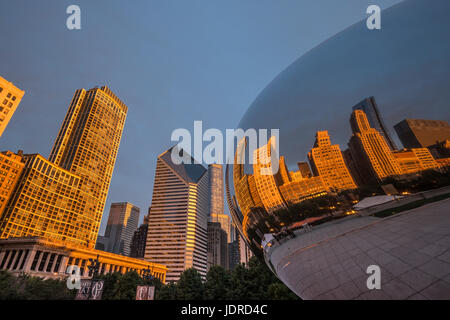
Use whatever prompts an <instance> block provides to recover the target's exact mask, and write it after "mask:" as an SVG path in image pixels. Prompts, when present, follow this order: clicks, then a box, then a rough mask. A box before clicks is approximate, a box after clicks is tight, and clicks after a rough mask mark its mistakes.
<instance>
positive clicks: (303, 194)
mask: <svg viewBox="0 0 450 320" xmlns="http://www.w3.org/2000/svg"><path fill="white" fill-rule="evenodd" d="M350 125H351V128H352V132H353V135H352V136H351V138H350V141H349V143H348V145H349V148H348V149H347V150H345V151H343V152H342V151H341V150H340V147H339V145H332V144H331V139H330V136H329V134H328V131H325V130H324V131H318V132H317V133H316V139H315V142H314V145H313V147H312V148H311V150H310V152H309V153H308V159H309V161H310V164H311V168H312V170H311V169H310V168H309V166H308V164H307V163H305V162H298V163H297V164H298V168H299V170H298V171H295V172H294V171H289V169H288V167H287V165H286V159H285V156H283V155H280V156H279V160H278V164H279V165H278V170H277V171H276V172H274V174H268V175H267V174H261V170H262V169H268V168H271V166H272V161H273V160H274V159H275V158H276V155H274V154H272V151H273V150H274V149H275V137H271V138H270V139H269V140H268V142H267V144H266V145H263V146H261V147H260V148H259V149H256V150H253V160H254V164H253V174H246V173H245V172H244V161H243V160H244V158H243V156H244V154H245V151H246V147H247V140H246V138H245V137H244V138H243V139H242V140H241V141H239V142H238V145H237V149H236V153H235V165H234V167H233V180H234V188H235V192H236V201H237V206H238V208H239V209H240V213H241V214H242V225H241V226H242V232H243V234H244V235H245V237H247V240H250V239H248V237H249V234H248V232H249V229H250V228H252V227H255V226H256V224H257V223H258V222H260V221H262V220H264V221H266V222H265V224H266V226H267V227H268V228H269V229H271V230H273V228H274V227H275V228H278V227H280V226H276V225H275V226H274V225H273V223H269V224H268V222H267V219H268V218H269V217H270V216H271V215H274V218H275V219H278V218H277V215H278V214H279V213H280V210H285V209H288V208H289V207H290V206H292V205H297V204H300V203H302V202H303V201H305V200H309V199H313V198H318V197H322V196H325V195H333V194H335V192H338V193H341V192H348V191H351V192H352V190H356V189H357V188H358V187H360V186H364V185H367V184H371V183H378V184H379V183H382V182H383V181H384V180H385V179H387V178H390V177H395V178H396V179H398V180H408V179H410V178H411V177H412V176H411V174H413V176H415V175H416V174H417V173H419V172H421V171H425V170H429V169H435V170H439V169H440V165H439V164H438V162H437V161H436V160H435V159H434V158H433V156H432V155H431V153H430V152H429V150H428V149H427V148H414V149H403V150H392V149H391V148H390V147H389V145H388V143H387V142H386V139H385V138H384V137H383V136H382V135H381V133H380V132H379V131H378V130H376V129H375V128H373V127H372V126H371V124H370V122H369V121H368V118H367V116H366V114H365V112H364V111H362V110H360V109H356V110H354V111H353V112H352V115H351V117H350ZM250 152H251V151H250ZM274 156H275V157H274ZM238 160H239V162H238ZM351 197H354V195H353V196H351ZM335 209H336V208H335ZM336 210H337V209H336ZM238 211H239V210H238ZM275 224H276V223H275ZM255 231H256V232H257V233H258V234H259V236H260V233H261V232H260V231H261V230H258V229H256V230H255ZM251 240H252V242H254V241H255V239H251Z"/></svg>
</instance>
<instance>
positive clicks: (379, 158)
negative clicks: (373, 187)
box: [348, 110, 402, 183]
mask: <svg viewBox="0 0 450 320" xmlns="http://www.w3.org/2000/svg"><path fill="white" fill-rule="evenodd" d="M350 124H351V127H352V131H353V135H352V137H351V138H350V142H349V144H348V146H349V150H350V153H351V158H352V159H353V160H354V162H355V166H356V167H357V170H358V172H359V174H360V176H361V178H362V180H363V182H364V183H371V182H378V181H380V180H382V179H384V178H387V177H389V176H395V175H400V174H402V171H401V169H400V166H399V164H398V163H397V160H396V159H395V157H394V154H393V152H392V150H391V148H389V146H388V144H387V142H386V140H385V139H384V138H383V137H382V135H381V133H380V132H378V131H377V130H376V129H374V128H372V127H371V126H370V123H369V121H368V120H367V117H366V114H365V112H364V111H362V110H355V111H353V113H352V115H351V118H350Z"/></svg>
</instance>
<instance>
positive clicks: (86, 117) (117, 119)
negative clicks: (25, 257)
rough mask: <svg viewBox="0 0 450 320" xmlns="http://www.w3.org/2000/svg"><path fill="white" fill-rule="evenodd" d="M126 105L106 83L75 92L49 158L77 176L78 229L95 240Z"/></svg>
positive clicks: (126, 109)
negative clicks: (99, 86) (78, 194)
mask: <svg viewBox="0 0 450 320" xmlns="http://www.w3.org/2000/svg"><path fill="white" fill-rule="evenodd" d="M127 111H128V108H127V106H126V105H125V104H124V103H123V102H122V101H120V100H119V98H117V96H116V95H115V94H114V93H113V92H112V91H111V90H110V89H109V88H108V87H106V86H103V87H101V88H93V89H90V90H87V91H86V90H84V89H79V90H77V91H76V92H75V95H74V96H73V99H72V102H71V103H70V106H69V110H68V112H67V114H66V117H65V119H64V122H63V124H62V126H61V129H60V131H59V134H58V137H57V138H56V140H55V143H54V145H53V148H52V151H51V153H50V158H49V160H50V161H51V162H53V163H54V164H56V165H57V166H60V167H61V168H63V169H66V170H68V171H70V172H71V173H73V174H76V175H78V176H79V177H80V184H79V189H80V191H81V192H82V193H83V197H84V199H83V203H82V206H83V208H82V212H83V214H82V215H81V216H80V217H79V218H78V222H77V223H78V224H79V225H80V227H79V228H80V232H83V233H85V232H87V233H88V234H86V235H85V236H83V238H84V237H87V238H86V239H84V241H86V242H87V243H88V245H89V246H91V247H93V246H94V245H95V243H96V239H97V235H98V230H99V228H100V223H101V219H102V214H103V209H104V206H105V202H106V196H107V194H108V189H109V184H110V181H111V177H112V174H113V170H114V165H115V161H116V157H117V153H118V150H119V144H120V140H121V137H122V131H123V127H124V124H125V119H126V115H127Z"/></svg>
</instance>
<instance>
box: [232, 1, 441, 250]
mask: <svg viewBox="0 0 450 320" xmlns="http://www.w3.org/2000/svg"><path fill="white" fill-rule="evenodd" d="M449 12H450V4H449V3H448V1H445V0H437V1H433V3H432V4H430V3H429V2H428V1H424V0H423V1H422V0H410V1H405V2H402V3H400V4H399V5H396V6H394V7H391V8H389V9H386V10H384V11H383V12H382V28H381V30H369V29H368V28H367V27H366V21H365V20H364V21H361V22H359V23H357V24H355V25H353V26H351V27H349V28H348V29H346V30H344V31H342V32H340V33H338V34H337V35H335V36H334V37H332V38H330V39H329V40H327V41H325V42H324V43H322V44H321V45H319V46H318V47H316V48H314V49H312V50H311V51H309V52H308V53H306V54H305V55H303V56H301V57H300V58H299V59H298V60H297V61H295V62H294V63H293V64H292V65H290V66H289V67H288V68H287V69H286V70H284V71H283V72H281V74H280V75H278V76H277V77H276V78H275V79H274V80H273V81H272V83H270V84H269V85H268V87H267V88H265V89H264V90H263V91H262V93H261V94H260V95H259V96H258V97H257V98H256V100H255V102H254V103H253V104H252V105H251V106H250V107H249V109H248V111H247V112H246V114H245V115H244V117H243V119H242V120H241V122H240V124H239V127H240V128H242V129H244V130H247V129H255V130H256V134H251V133H252V132H250V131H251V130H250V131H248V132H247V133H248V134H247V135H246V136H244V137H241V138H240V139H238V141H237V143H236V148H235V157H234V159H233V160H234V164H233V165H228V166H227V171H226V189H227V190H226V192H227V200H228V205H229V207H230V212H231V215H232V218H233V222H234V224H235V225H236V227H237V229H238V230H239V231H240V232H241V234H242V236H243V237H244V239H245V240H246V241H247V243H248V245H249V246H250V247H251V248H252V250H253V251H254V252H255V253H257V254H258V253H262V252H263V251H264V250H266V253H267V252H268V250H270V247H272V246H274V245H279V244H280V243H282V242H283V241H287V240H289V239H292V238H294V237H296V238H298V237H302V234H303V233H305V232H308V231H310V230H314V229H317V228H320V230H321V234H320V236H318V238H317V239H316V240H317V241H319V240H320V239H322V240H323V239H327V238H329V237H333V236H335V235H336V232H337V231H336V230H337V229H336V228H335V227H328V226H336V223H337V222H339V221H353V222H351V223H349V224H348V225H347V226H346V227H343V226H345V224H342V223H340V222H339V226H340V227H339V228H338V229H339V230H340V231H339V232H344V231H345V230H347V231H349V230H353V229H354V228H361V225H359V224H358V223H362V222H361V221H362V220H359V221H360V222H358V223H356V224H355V222H354V221H355V218H357V217H370V219H372V218H373V219H382V218H384V217H385V216H388V215H392V214H393V213H395V211H396V209H395V208H403V207H404V206H406V205H407V204H408V203H411V202H414V201H415V200H417V199H418V198H417V197H418V195H421V194H422V193H423V192H430V190H435V191H436V190H438V189H440V188H444V189H442V190H446V189H445V188H446V187H448V186H449V182H450V179H449V164H450V140H449V139H450V127H449V125H448V121H449V119H450V111H449V110H450V106H449V101H450V90H449V88H450V60H449V59H448V57H449V56H450V41H449V40H448V35H449V31H450V19H448V13H449ZM261 129H262V130H264V129H268V131H267V137H264V135H263V136H260V135H259V133H260V132H261ZM270 129H279V134H277V132H276V131H272V132H271V131H270ZM253 133H254V132H253ZM267 172H269V174H268V173H267ZM440 190H441V189H440ZM431 192H434V191H431ZM444 193H445V192H444ZM414 197H416V198H414ZM430 197H431V196H430ZM398 211H401V210H400V209H399V210H398ZM371 221H372V220H370V221H369V220H367V223H371ZM365 223H366V222H364V223H363V224H365ZM343 230H344V231H343ZM318 239H319V240H318ZM316 240H315V241H316ZM299 241H300V240H299ZM313 243H315V242H314V241H312V240H311V239H308V240H306V237H305V240H304V242H301V243H300V244H298V246H299V247H301V246H308V245H311V244H313Z"/></svg>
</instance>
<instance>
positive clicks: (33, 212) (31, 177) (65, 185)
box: [0, 154, 90, 246]
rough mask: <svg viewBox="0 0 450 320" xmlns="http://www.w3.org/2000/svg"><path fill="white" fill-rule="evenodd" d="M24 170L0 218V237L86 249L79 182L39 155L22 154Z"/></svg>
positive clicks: (86, 239)
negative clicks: (70, 245) (64, 243)
mask: <svg viewBox="0 0 450 320" xmlns="http://www.w3.org/2000/svg"><path fill="white" fill-rule="evenodd" d="M23 159H24V161H25V167H24V169H23V173H22V175H21V177H20V179H19V181H18V183H17V186H16V188H15V190H14V193H13V195H12V196H11V199H10V201H9V202H8V204H7V206H6V208H5V210H4V213H3V215H2V216H1V218H0V238H2V239H4V238H10V237H43V238H45V239H50V240H57V241H62V242H68V243H70V244H73V245H82V246H86V245H87V241H88V239H89V236H90V232H89V230H88V229H87V228H85V225H84V223H83V222H84V219H83V218H82V216H83V215H84V212H83V210H82V208H83V197H82V195H81V192H80V183H81V179H80V178H79V177H78V176H77V175H75V174H73V173H71V172H69V171H67V170H64V169H62V168H60V167H59V166H57V165H55V164H54V163H52V162H50V161H48V160H47V159H45V158H44V157H42V156H41V155H39V154H30V155H24V156H23Z"/></svg>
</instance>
